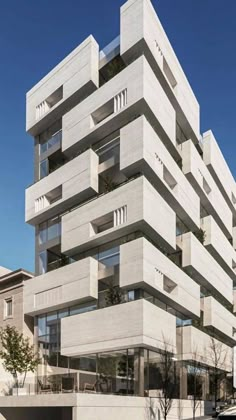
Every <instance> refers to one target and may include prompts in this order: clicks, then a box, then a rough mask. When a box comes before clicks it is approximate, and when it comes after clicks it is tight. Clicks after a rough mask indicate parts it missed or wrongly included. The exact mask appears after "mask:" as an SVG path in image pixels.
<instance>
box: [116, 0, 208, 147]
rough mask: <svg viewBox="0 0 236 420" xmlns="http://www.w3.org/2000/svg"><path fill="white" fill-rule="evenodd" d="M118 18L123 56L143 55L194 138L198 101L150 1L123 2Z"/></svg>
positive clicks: (197, 129)
mask: <svg viewBox="0 0 236 420" xmlns="http://www.w3.org/2000/svg"><path fill="white" fill-rule="evenodd" d="M120 21H121V34H120V54H121V56H122V58H123V60H124V61H125V63H127V64H128V63H131V62H132V61H133V60H134V59H135V58H137V57H138V56H141V55H143V54H144V55H145V57H146V58H147V59H148V61H149V63H150V65H151V66H152V68H153V71H154V72H155V74H156V76H157V78H158V79H159V81H160V83H161V85H162V87H163V89H164V90H165V92H166V94H167V96H168V98H169V100H170V102H171V104H172V106H173V107H174V109H175V111H176V116H177V121H179V123H180V125H181V126H182V128H183V129H184V131H185V133H186V136H187V138H192V139H194V141H196V142H197V141H198V139H199V135H200V115H199V104H198V102H197V100H196V97H195V96H194V93H193V91H192V89H191V86H190V85H189V83H188V80H187V78H186V76H185V74H184V72H183V70H182V67H181V65H180V63H179V61H178V59H177V57H176V55H175V52H174V50H173V48H172V46H171V44H170V42H169V40H168V38H167V36H166V34H165V32H164V30H163V27H162V25H161V23H160V21H159V19H158V16H157V15H156V12H155V10H154V8H153V6H152V4H151V2H149V1H146V0H137V1H134V2H132V1H131V0H130V1H128V2H126V3H125V4H124V5H123V6H122V7H121V16H120ZM155 96H156V95H155Z"/></svg>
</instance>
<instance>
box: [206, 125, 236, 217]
mask: <svg viewBox="0 0 236 420" xmlns="http://www.w3.org/2000/svg"><path fill="white" fill-rule="evenodd" d="M202 144H203V160H204V162H205V164H206V166H207V167H208V169H209V171H210V173H211V175H212V177H213V178H214V180H215V182H216V184H217V186H218V188H219V189H220V191H221V193H222V194H223V196H224V198H225V200H226V202H227V204H228V205H229V207H230V209H231V211H232V212H233V216H234V222H235V223H236V184H235V179H234V177H233V175H232V173H231V171H230V169H229V166H228V164H227V162H226V161H225V158H224V156H223V154H222V152H221V150H220V148H219V146H218V144H217V141H216V139H215V137H214V135H213V133H212V132H211V131H207V132H206V133H204V134H203V139H202Z"/></svg>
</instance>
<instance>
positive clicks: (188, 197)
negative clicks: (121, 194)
mask: <svg viewBox="0 0 236 420" xmlns="http://www.w3.org/2000/svg"><path fill="white" fill-rule="evenodd" d="M120 169H121V171H123V172H124V173H125V174H126V175H127V176H132V175H133V174H135V173H137V172H142V173H144V174H145V176H147V177H148V179H149V180H150V182H152V183H153V184H154V185H155V187H156V188H157V190H158V191H159V192H160V194H161V195H162V196H163V197H164V198H165V200H166V201H167V202H168V204H169V205H170V206H171V207H172V208H173V210H174V211H175V212H176V213H177V215H178V217H179V218H180V219H181V220H182V221H183V222H184V223H185V224H186V225H187V226H189V228H190V229H197V228H199V227H200V199H199V197H198V195H197V193H196V192H195V191H194V189H193V187H192V186H191V184H190V183H189V182H188V180H187V179H186V177H185V176H184V174H183V173H182V171H181V169H180V167H179V166H178V165H177V163H176V162H175V160H174V159H173V158H172V156H171V155H170V153H169V152H168V150H167V149H166V147H165V145H164V144H163V142H162V141H161V140H160V138H159V137H158V135H157V134H156V133H155V131H154V129H153V128H152V126H151V125H150V124H149V122H148V121H147V119H146V118H145V117H144V116H141V117H139V118H137V119H136V120H134V121H132V122H131V123H130V124H128V125H126V126H125V127H123V128H122V129H121V130H120Z"/></svg>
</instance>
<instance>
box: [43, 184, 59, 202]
mask: <svg viewBox="0 0 236 420" xmlns="http://www.w3.org/2000/svg"><path fill="white" fill-rule="evenodd" d="M46 197H47V200H48V202H49V203H50V204H53V203H56V202H57V201H59V200H61V198H62V185H59V187H57V188H55V189H54V190H52V191H50V192H49V193H47V194H46Z"/></svg>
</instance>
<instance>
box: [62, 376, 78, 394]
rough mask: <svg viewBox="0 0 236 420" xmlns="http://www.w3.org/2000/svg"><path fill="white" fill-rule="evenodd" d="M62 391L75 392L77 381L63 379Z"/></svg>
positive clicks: (69, 378) (71, 378) (68, 378)
mask: <svg viewBox="0 0 236 420" xmlns="http://www.w3.org/2000/svg"><path fill="white" fill-rule="evenodd" d="M61 391H62V392H74V391H75V380H74V378H73V377H70V376H69V377H62V378H61Z"/></svg>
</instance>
